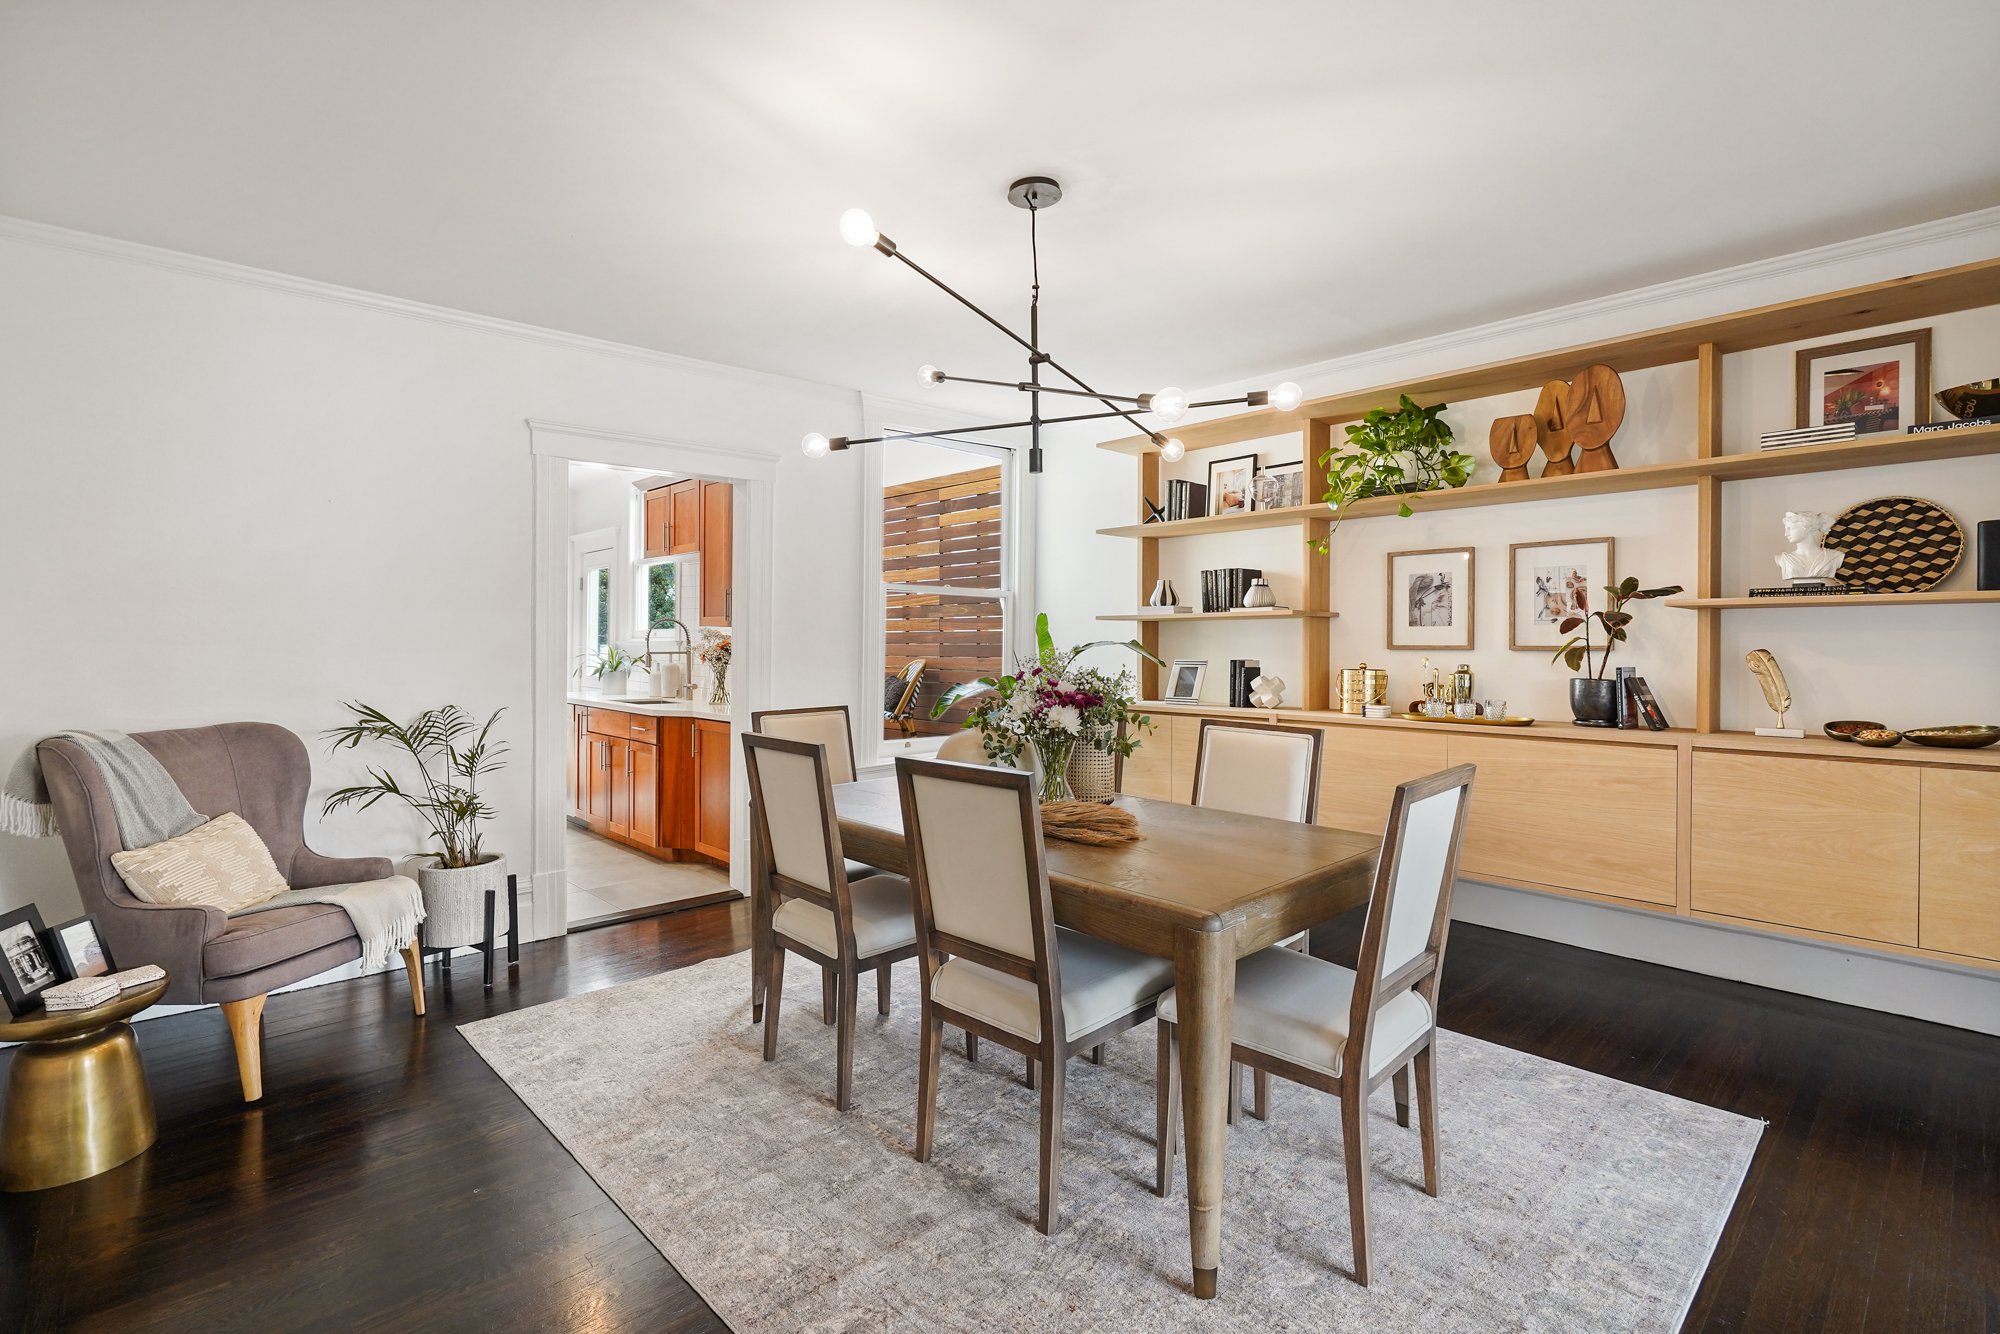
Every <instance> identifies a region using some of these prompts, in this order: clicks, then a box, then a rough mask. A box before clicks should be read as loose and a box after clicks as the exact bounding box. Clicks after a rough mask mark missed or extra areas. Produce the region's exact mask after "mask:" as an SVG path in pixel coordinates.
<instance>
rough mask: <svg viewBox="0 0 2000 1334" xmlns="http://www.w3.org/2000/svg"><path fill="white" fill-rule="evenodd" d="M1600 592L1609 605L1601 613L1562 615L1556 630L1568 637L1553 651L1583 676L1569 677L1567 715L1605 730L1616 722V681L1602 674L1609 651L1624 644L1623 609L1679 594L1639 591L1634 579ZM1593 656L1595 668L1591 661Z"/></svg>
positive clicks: (1627, 616)
mask: <svg viewBox="0 0 2000 1334" xmlns="http://www.w3.org/2000/svg"><path fill="white" fill-rule="evenodd" d="M1604 591H1605V592H1606V593H1608V594H1610V595H1611V605H1610V606H1608V607H1606V608H1604V609H1603V610H1601V611H1586V612H1585V614H1583V615H1581V616H1566V617H1564V618H1563V621H1562V624H1560V625H1558V626H1557V627H1556V632H1557V633H1558V634H1565V635H1568V636H1569V639H1568V641H1567V642H1565V643H1564V644H1563V646H1562V647H1561V648H1559V649H1557V650H1556V652H1555V656H1556V658H1558V659H1560V660H1561V661H1563V662H1565V663H1567V664H1569V669H1570V670H1571V671H1573V672H1579V671H1580V672H1582V673H1583V675H1581V676H1573V677H1571V678H1570V682H1569V711H1570V715H1571V716H1572V717H1573V718H1575V720H1576V721H1577V722H1579V723H1586V724H1589V725H1590V726H1593V727H1608V726H1612V725H1614V724H1616V723H1617V721H1618V682H1617V680H1616V679H1614V678H1612V677H1610V676H1608V675H1606V673H1607V672H1609V671H1610V668H1611V651H1612V650H1613V649H1615V648H1617V647H1618V645H1620V644H1622V643H1624V642H1625V641H1626V639H1627V637H1628V636H1627V633H1626V627H1627V626H1629V625H1631V624H1632V613H1631V612H1629V611H1627V610H1625V608H1626V606H1627V604H1629V603H1633V602H1644V601H1649V600H1651V599H1653V598H1664V597H1672V596H1673V595H1674V594H1675V593H1678V592H1680V591H1681V586H1680V585H1679V584H1673V585H1670V586H1669V587H1666V588H1641V587H1639V581H1638V580H1637V579H1630V578H1628V579H1625V580H1623V581H1621V582H1619V583H1616V584H1606V585H1605V586H1604ZM1579 600H1581V594H1580V593H1579ZM1592 621H1596V622H1597V623H1598V625H1599V626H1601V627H1602V628H1603V630H1604V647H1603V648H1601V649H1600V648H1598V647H1597V646H1596V645H1595V644H1593V643H1592V642H1591V638H1590V623H1591V622H1592ZM1578 631H1581V632H1582V633H1580V634H1579V633H1577V632H1578ZM1593 653H1595V654H1596V655H1597V658H1596V662H1595V666H1593V665H1592V659H1591V654H1593Z"/></svg>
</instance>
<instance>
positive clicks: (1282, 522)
mask: <svg viewBox="0 0 2000 1334" xmlns="http://www.w3.org/2000/svg"><path fill="white" fill-rule="evenodd" d="M1332 517H1333V516H1332V514H1331V513H1329V512H1328V510H1327V508H1326V506H1324V505H1318V504H1314V505H1287V506H1285V507H1283V508H1281V509H1269V510H1251V511H1249V512H1248V513H1246V514H1211V515H1207V516H1205V517H1202V518H1199V519H1172V520H1158V521H1155V522H1153V523H1127V524H1120V525H1119V526H1117V527H1116V528H1100V529H1098V530H1097V534H1098V536H1099V537H1144V538H1158V537H1200V536H1201V535H1202V534H1204V533H1235V532H1241V531H1243V530H1244V529H1248V528H1287V527H1290V526H1292V525H1294V524H1298V523H1302V522H1304V521H1305V520H1307V519H1315V518H1317V519H1330V518H1332Z"/></svg>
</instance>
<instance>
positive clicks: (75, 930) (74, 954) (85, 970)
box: [49, 916, 115, 978]
mask: <svg viewBox="0 0 2000 1334" xmlns="http://www.w3.org/2000/svg"><path fill="white" fill-rule="evenodd" d="M49 953H51V954H53V955H54V956H55V962H56V966H57V967H59V968H61V969H62V971H63V976H65V977H72V978H74V977H102V976H104V974H106V973H108V972H110V971H111V970H112V969H113V967H115V965H114V964H113V963H112V962H111V949H110V947H109V946H107V945H106V944H105V943H104V941H103V940H101V939H100V938H99V937H98V934H97V919H96V918H95V917H90V916H84V917H79V918H77V919H76V920H75V921H73V922H64V923H63V924H62V925H61V926H58V927H55V928H53V929H52V930H50V932H49Z"/></svg>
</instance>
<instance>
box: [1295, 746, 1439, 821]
mask: <svg viewBox="0 0 2000 1334" xmlns="http://www.w3.org/2000/svg"><path fill="white" fill-rule="evenodd" d="M1320 732H1321V735H1322V736H1323V737H1324V740H1323V741H1322V743H1321V749H1320V763H1319V820H1318V823H1320V824H1323V825H1325V826H1327V827H1328V828H1329V829H1352V830H1355V831H1357V832H1360V833H1380V832H1381V831H1382V827H1383V826H1384V825H1385V824H1387V823H1388V820H1389V802H1390V800H1391V799H1392V798H1393V797H1394V796H1395V795H1396V785H1397V784H1398V783H1407V782H1409V781H1410V780H1411V779H1412V778H1422V777H1424V776H1425V775H1426V774H1434V773H1436V772H1438V771H1439V770H1440V769H1448V768H1450V767H1451V765H1450V762H1449V761H1448V759H1447V758H1446V754H1445V740H1446V738H1445V737H1444V736H1443V735H1442V734H1440V733H1426V732H1410V731H1403V730H1401V729H1391V728H1372V727H1353V726H1336V727H1323V728H1321V729H1320Z"/></svg>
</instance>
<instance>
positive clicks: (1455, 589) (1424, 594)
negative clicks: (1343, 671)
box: [1389, 547, 1472, 648]
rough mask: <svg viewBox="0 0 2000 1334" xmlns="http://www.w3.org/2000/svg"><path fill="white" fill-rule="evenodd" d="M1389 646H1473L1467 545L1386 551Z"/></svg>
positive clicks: (1469, 561) (1469, 556)
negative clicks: (1424, 549) (1387, 557)
mask: <svg viewBox="0 0 2000 1334" xmlns="http://www.w3.org/2000/svg"><path fill="white" fill-rule="evenodd" d="M1389 647H1390V648H1471V647H1472V548H1471V547H1439V548H1436V549H1434V550H1430V551H1392V552H1390V553H1389Z"/></svg>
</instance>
